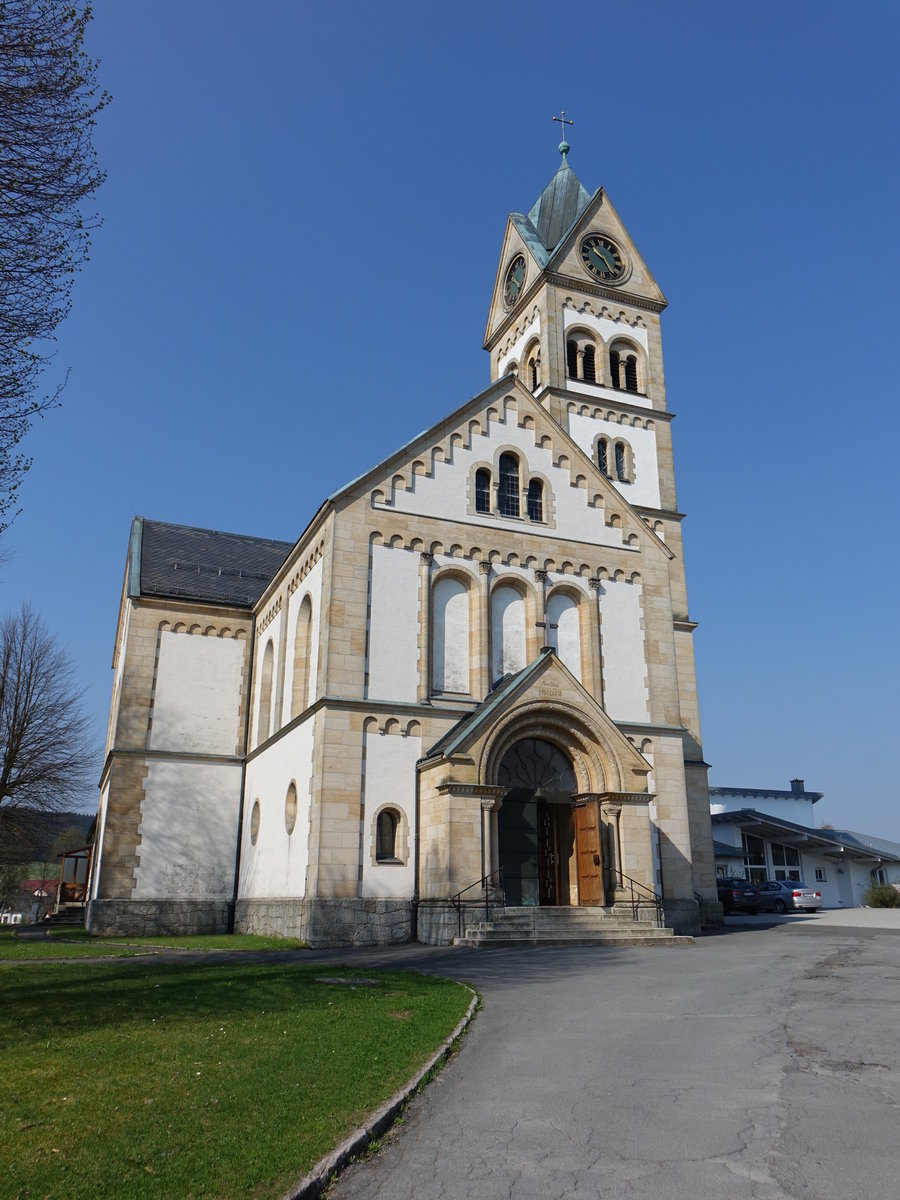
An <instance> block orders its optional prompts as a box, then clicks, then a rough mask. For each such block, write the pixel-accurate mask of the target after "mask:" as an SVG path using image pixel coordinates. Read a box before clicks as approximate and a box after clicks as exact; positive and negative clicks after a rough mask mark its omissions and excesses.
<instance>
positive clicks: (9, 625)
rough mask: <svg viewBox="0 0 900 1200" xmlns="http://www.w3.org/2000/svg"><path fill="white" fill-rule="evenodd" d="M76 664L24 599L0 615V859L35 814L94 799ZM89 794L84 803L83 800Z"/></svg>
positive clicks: (84, 805) (92, 756)
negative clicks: (13, 610) (12, 610)
mask: <svg viewBox="0 0 900 1200" xmlns="http://www.w3.org/2000/svg"><path fill="white" fill-rule="evenodd" d="M89 730H90V721H89V718H88V715H87V713H86V712H85V710H84V706H83V693H82V692H81V691H80V690H79V689H78V688H77V686H76V684H75V668H74V664H73V663H72V661H71V660H70V658H69V657H68V655H67V654H66V652H65V651H64V650H63V649H62V648H61V647H60V645H59V643H58V642H57V641H56V639H55V638H54V637H53V636H52V635H51V634H50V633H48V632H47V630H46V629H45V628H44V625H43V623H42V621H41V619H40V617H38V616H37V614H36V613H34V612H33V611H32V610H31V609H30V608H29V607H28V606H27V605H26V606H25V607H23V608H22V609H21V611H19V612H18V613H13V614H11V615H10V616H7V617H5V618H4V619H3V620H2V621H0V838H2V842H3V844H0V861H2V860H3V859H4V858H8V856H9V853H10V851H11V850H12V849H13V846H12V843H14V842H15V841H16V840H17V839H18V837H19V835H20V834H24V833H26V832H27V831H28V829H29V826H30V824H31V823H32V821H33V820H34V818H35V817H36V816H39V815H40V814H42V813H48V812H58V811H60V810H64V809H67V808H73V807H76V808H77V807H79V806H80V807H82V808H90V807H92V806H93V805H92V802H91V801H89V800H88V795H89V788H90V785H91V780H92V774H93V771H94V769H95V767H96V762H95V754H94V751H93V748H92V746H91V742H90V739H89ZM86 801H87V803H86Z"/></svg>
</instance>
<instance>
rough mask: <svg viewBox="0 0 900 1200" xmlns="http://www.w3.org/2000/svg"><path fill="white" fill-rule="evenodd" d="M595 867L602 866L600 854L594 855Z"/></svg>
mask: <svg viewBox="0 0 900 1200" xmlns="http://www.w3.org/2000/svg"><path fill="white" fill-rule="evenodd" d="M594 866H595V867H599V866H600V855H599V854H595V855H594Z"/></svg>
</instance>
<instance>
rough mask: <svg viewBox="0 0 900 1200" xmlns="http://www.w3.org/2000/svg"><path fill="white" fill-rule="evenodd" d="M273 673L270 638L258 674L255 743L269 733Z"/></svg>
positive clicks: (272, 654)
mask: <svg viewBox="0 0 900 1200" xmlns="http://www.w3.org/2000/svg"><path fill="white" fill-rule="evenodd" d="M274 675H275V647H274V646H273V645H272V641H271V639H270V640H269V641H268V642H266V648H265V650H264V651H263V660H262V670H261V671H260V675H259V719H258V721H257V723H256V743H257V745H259V744H260V742H264V741H265V740H266V738H267V737H268V736H269V734H270V733H271V725H272V685H273V683H274Z"/></svg>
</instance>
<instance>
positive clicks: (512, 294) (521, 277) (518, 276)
mask: <svg viewBox="0 0 900 1200" xmlns="http://www.w3.org/2000/svg"><path fill="white" fill-rule="evenodd" d="M524 282H525V258H524V256H523V255H521V254H517V255H516V257H515V258H514V259H513V260H512V262H511V263H510V264H509V270H508V271H507V272H506V282H505V283H504V285H503V302H504V304H505V305H506V307H507V308H512V306H513V305H514V304H515V302H516V301H517V300H518V298H519V294H520V293H521V291H522V285H523V284H524Z"/></svg>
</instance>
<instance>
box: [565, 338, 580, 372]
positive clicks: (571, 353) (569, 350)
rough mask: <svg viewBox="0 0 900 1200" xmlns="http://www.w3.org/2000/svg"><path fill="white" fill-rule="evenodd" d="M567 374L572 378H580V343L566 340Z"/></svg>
mask: <svg viewBox="0 0 900 1200" xmlns="http://www.w3.org/2000/svg"><path fill="white" fill-rule="evenodd" d="M566 374H567V375H568V376H569V378H570V379H577V378H578V343H577V342H566Z"/></svg>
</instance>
